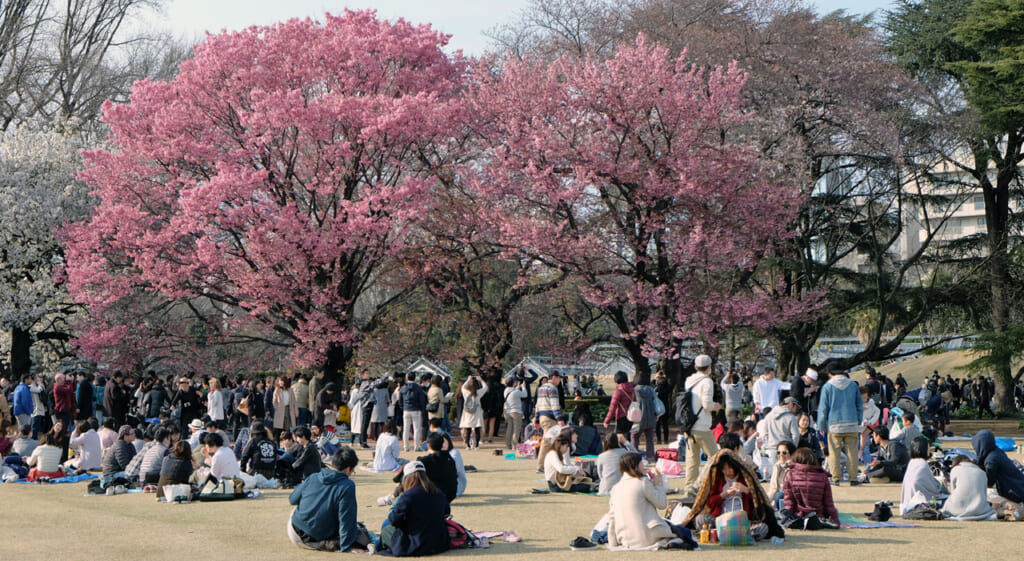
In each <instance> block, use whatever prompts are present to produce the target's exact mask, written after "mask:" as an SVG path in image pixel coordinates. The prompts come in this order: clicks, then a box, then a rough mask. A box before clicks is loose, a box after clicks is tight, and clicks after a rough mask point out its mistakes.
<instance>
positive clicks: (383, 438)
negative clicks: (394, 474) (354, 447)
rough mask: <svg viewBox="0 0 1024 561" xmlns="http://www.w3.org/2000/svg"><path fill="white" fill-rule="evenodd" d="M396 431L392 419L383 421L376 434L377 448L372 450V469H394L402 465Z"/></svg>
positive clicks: (380, 470) (382, 470) (381, 470)
mask: <svg viewBox="0 0 1024 561" xmlns="http://www.w3.org/2000/svg"><path fill="white" fill-rule="evenodd" d="M397 432H398V428H397V427H396V426H395V421H394V419H390V420H388V421H387V422H385V423H384V428H383V429H381V433H380V434H378V435H377V448H376V450H374V453H373V464H372V465H371V466H370V467H371V468H372V469H373V471H377V472H384V471H395V470H396V469H398V468H399V467H401V466H402V462H401V458H399V456H400V454H401V450H400V448H399V444H398V436H396V433H397Z"/></svg>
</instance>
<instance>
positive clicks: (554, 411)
mask: <svg viewBox="0 0 1024 561" xmlns="http://www.w3.org/2000/svg"><path fill="white" fill-rule="evenodd" d="M622 375H623V376H625V375H626V373H625V372H623V373H622ZM616 376H618V374H616ZM561 382H562V375H561V374H559V373H558V371H557V370H556V371H555V372H553V373H552V374H551V377H550V378H549V379H548V381H547V383H544V384H541V386H540V387H539V388H537V405H536V407H534V417H535V418H536V419H538V420H539V422H540V426H541V428H542V429H543V431H544V432H543V434H544V435H545V436H544V437H543V438H542V439H541V444H540V450H539V451H538V453H537V471H538V472H542V471H544V456H546V455H547V453H548V451H549V450H551V446H552V445H553V444H554V442H553V441H552V440H551V439H549V438H547V436H546V435H547V434H548V431H549V430H550V429H551V427H553V426H555V425H557V424H558V421H560V420H561V419H562V408H561V407H560V406H559V405H558V385H559V384H560V383H561ZM630 387H632V386H630ZM606 421H607V419H606ZM607 426H608V425H607V424H606V425H605V427H607Z"/></svg>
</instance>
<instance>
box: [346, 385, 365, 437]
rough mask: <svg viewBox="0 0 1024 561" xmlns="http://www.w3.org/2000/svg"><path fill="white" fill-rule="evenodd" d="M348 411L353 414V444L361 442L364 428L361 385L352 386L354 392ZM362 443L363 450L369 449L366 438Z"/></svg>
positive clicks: (349, 395) (351, 394) (350, 395)
mask: <svg viewBox="0 0 1024 561" xmlns="http://www.w3.org/2000/svg"><path fill="white" fill-rule="evenodd" d="M348 409H349V411H350V412H351V413H350V414H349V415H350V419H349V421H350V423H351V424H350V427H351V428H350V430H351V432H352V444H355V443H356V440H359V436H360V433H359V431H360V430H362V426H363V393H362V392H361V391H359V384H358V383H357V384H354V385H353V386H352V391H350V392H349V394H348ZM360 442H362V443H363V448H369V446H368V445H367V444H366V438H365V437H364V438H363V439H362V440H360Z"/></svg>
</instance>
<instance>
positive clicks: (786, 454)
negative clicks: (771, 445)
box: [778, 450, 789, 456]
mask: <svg viewBox="0 0 1024 561" xmlns="http://www.w3.org/2000/svg"><path fill="white" fill-rule="evenodd" d="M778 454H779V455H780V456H788V455H789V451H788V450H779V452H778Z"/></svg>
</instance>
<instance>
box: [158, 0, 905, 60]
mask: <svg viewBox="0 0 1024 561" xmlns="http://www.w3.org/2000/svg"><path fill="white" fill-rule="evenodd" d="M814 4H815V5H816V6H818V8H819V11H821V12H831V11H833V10H837V9H845V10H847V11H850V12H855V13H867V12H871V11H874V10H880V9H884V8H887V7H888V6H889V5H890V2H889V0H864V1H862V2H855V1H852V0H818V1H817V2H814ZM526 5H527V0H170V1H169V2H168V3H167V7H166V8H165V9H164V13H163V14H162V16H160V19H162V20H163V23H164V25H169V26H171V27H172V28H173V29H174V30H175V31H176V32H178V33H180V34H182V35H183V36H185V37H187V38H193V37H196V38H201V37H202V34H203V32H204V31H214V32H216V31H220V30H221V29H229V30H236V29H241V28H245V27H248V26H250V25H257V24H259V25H263V24H269V23H273V22H276V21H282V20H285V19H289V18H293V17H307V16H312V17H318V16H320V15H322V14H323V13H324V12H332V13H336V12H341V11H342V10H343V9H344V8H345V7H349V8H352V9H365V8H375V9H376V10H377V12H378V14H380V15H381V16H382V17H385V18H387V19H395V18H398V17H403V18H405V19H407V20H409V21H412V22H415V23H430V24H432V25H433V26H434V27H435V28H437V29H439V30H441V31H443V32H445V33H448V34H451V35H452V40H451V46H452V47H454V48H456V49H462V50H463V51H465V52H466V53H467V54H471V55H475V54H480V53H481V52H483V50H484V49H485V48H486V47H487V44H488V42H487V38H486V37H484V36H483V34H482V32H483V31H484V30H486V29H489V28H491V27H493V26H495V25H497V24H499V23H502V22H507V21H511V20H513V19H515V16H516V14H517V13H519V11H520V10H522V8H523V7H525V6H526Z"/></svg>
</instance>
